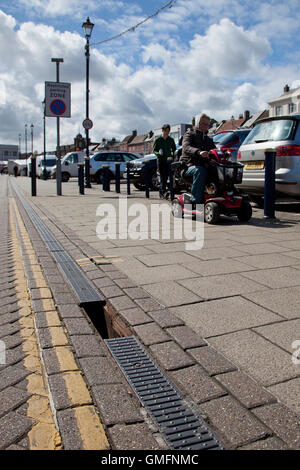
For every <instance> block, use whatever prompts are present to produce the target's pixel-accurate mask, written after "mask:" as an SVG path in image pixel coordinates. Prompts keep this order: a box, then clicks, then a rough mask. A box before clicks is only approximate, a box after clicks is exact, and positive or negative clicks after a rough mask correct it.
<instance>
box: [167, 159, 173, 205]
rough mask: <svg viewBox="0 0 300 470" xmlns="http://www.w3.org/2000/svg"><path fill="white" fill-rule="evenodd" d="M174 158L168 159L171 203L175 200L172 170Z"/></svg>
mask: <svg viewBox="0 0 300 470" xmlns="http://www.w3.org/2000/svg"><path fill="white" fill-rule="evenodd" d="M172 163H173V158H171V157H169V158H168V170H169V180H170V201H173V199H174V181H173V170H172Z"/></svg>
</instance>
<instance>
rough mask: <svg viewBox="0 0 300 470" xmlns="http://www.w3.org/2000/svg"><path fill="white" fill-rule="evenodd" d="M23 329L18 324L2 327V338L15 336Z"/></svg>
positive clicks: (0, 336) (0, 333)
mask: <svg viewBox="0 0 300 470" xmlns="http://www.w3.org/2000/svg"><path fill="white" fill-rule="evenodd" d="M20 329H21V325H20V324H19V323H18V322H15V323H7V324H6V325H2V326H0V338H3V336H8V335H13V334H14V333H17V332H18V331H19V330H20Z"/></svg>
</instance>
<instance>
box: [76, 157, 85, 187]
mask: <svg viewBox="0 0 300 470" xmlns="http://www.w3.org/2000/svg"><path fill="white" fill-rule="evenodd" d="M77 166H78V186H79V194H84V163H78V164H77Z"/></svg>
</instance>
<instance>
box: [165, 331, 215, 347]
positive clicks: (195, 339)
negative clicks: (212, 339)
mask: <svg viewBox="0 0 300 470" xmlns="http://www.w3.org/2000/svg"><path fill="white" fill-rule="evenodd" d="M167 332H168V333H169V335H171V336H172V338H173V339H175V341H176V342H177V343H178V344H179V345H180V346H181V347H182V348H183V349H189V348H197V347H200V346H207V342H206V341H205V340H204V339H203V338H201V337H200V336H199V335H197V334H196V333H195V332H194V331H193V330H192V329H191V328H189V327H188V326H176V327H175V328H167Z"/></svg>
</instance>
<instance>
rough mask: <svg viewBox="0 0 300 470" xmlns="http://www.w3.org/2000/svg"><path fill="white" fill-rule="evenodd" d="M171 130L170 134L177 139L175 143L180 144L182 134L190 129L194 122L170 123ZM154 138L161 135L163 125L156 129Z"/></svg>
mask: <svg viewBox="0 0 300 470" xmlns="http://www.w3.org/2000/svg"><path fill="white" fill-rule="evenodd" d="M170 127H171V130H170V134H169V135H170V136H171V137H173V139H174V140H175V144H176V145H178V142H179V139H180V137H181V136H182V135H184V134H185V133H186V131H187V130H188V129H190V128H191V127H193V126H192V124H172V125H171V124H170ZM153 133H154V139H155V138H156V137H157V136H159V135H161V127H160V128H159V129H154V131H153Z"/></svg>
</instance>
